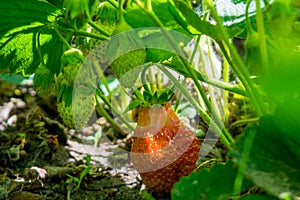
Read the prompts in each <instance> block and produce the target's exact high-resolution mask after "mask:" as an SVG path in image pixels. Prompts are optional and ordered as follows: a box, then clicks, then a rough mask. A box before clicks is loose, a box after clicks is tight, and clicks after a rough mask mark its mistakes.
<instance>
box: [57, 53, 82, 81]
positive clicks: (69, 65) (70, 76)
mask: <svg viewBox="0 0 300 200" xmlns="http://www.w3.org/2000/svg"><path fill="white" fill-rule="evenodd" d="M84 59H85V58H84V57H83V55H82V52H81V51H80V50H79V49H76V48H72V49H69V50H67V51H65V52H64V53H63V55H62V61H61V62H62V72H61V73H60V74H59V75H58V77H57V79H58V81H57V82H58V84H61V82H62V80H66V82H65V83H67V85H69V86H72V85H74V81H75V78H76V75H77V73H78V70H79V69H80V67H81V66H82V63H83V61H84Z"/></svg>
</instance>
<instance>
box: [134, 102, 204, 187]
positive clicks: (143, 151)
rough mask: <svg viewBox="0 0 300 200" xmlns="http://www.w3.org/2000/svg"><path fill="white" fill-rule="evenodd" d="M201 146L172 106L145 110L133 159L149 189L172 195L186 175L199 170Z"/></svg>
mask: <svg viewBox="0 0 300 200" xmlns="http://www.w3.org/2000/svg"><path fill="white" fill-rule="evenodd" d="M199 150H200V144H199V141H198V140H197V138H196V134H195V133H194V132H193V131H192V130H190V129H189V128H188V127H186V126H185V125H184V124H183V123H182V122H181V121H180V119H179V118H178V116H177V115H176V113H175V112H174V110H173V109H172V107H171V105H170V103H166V104H165V105H162V106H161V105H159V106H154V107H153V106H152V107H141V108H140V110H139V113H138V120H137V128H136V130H135V132H134V136H133V143H132V148H131V160H132V162H133V164H134V166H135V168H136V169H137V171H138V172H139V173H140V175H141V177H142V181H143V183H144V184H145V185H146V187H147V188H149V189H152V190H153V191H155V192H159V193H169V192H170V191H171V190H172V188H173V185H174V184H175V183H176V182H178V181H179V180H180V178H181V177H182V176H187V175H189V174H190V173H191V172H192V171H193V170H194V169H195V168H196V161H197V159H198V156H199Z"/></svg>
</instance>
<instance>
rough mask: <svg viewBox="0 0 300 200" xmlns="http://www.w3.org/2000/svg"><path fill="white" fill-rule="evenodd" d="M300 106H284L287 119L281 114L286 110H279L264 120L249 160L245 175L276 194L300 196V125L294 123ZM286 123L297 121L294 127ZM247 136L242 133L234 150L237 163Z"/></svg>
mask: <svg viewBox="0 0 300 200" xmlns="http://www.w3.org/2000/svg"><path fill="white" fill-rule="evenodd" d="M298 102H299V101H298ZM298 104H299V103H298ZM299 107H300V106H297V107H296V108H293V109H294V110H295V112H291V110H290V112H289V111H288V109H286V108H290V109H291V107H286V106H284V107H283V108H280V109H283V110H285V113H286V114H287V112H288V113H289V115H284V116H285V117H286V118H283V117H280V115H282V113H284V112H282V111H280V109H279V111H277V112H276V113H275V115H273V116H264V117H262V118H261V119H260V122H259V126H258V129H257V133H256V136H255V138H254V141H253V144H252V149H251V152H250V155H249V159H248V162H247V167H246V171H245V175H246V176H247V177H250V178H251V179H252V180H253V182H254V183H255V184H256V185H258V186H259V187H262V188H264V189H265V190H266V191H268V192H269V193H271V194H273V195H276V196H279V195H280V194H281V193H283V192H291V193H292V194H294V195H298V196H299V195H300V181H299V180H300V168H299V166H300V149H299V146H300V135H299V134H298V133H299V130H300V125H299V123H296V122H291V121H292V120H297V121H298V119H299V118H296V117H297V116H299V113H298V112H297V111H300V108H299ZM286 123H290V124H293V127H292V128H289V127H288V126H287V125H288V124H286ZM285 124H286V125H285ZM246 137H247V135H245V133H244V134H243V135H241V136H240V138H239V140H238V142H237V143H236V144H235V147H234V151H233V152H232V156H233V158H234V162H235V163H237V164H238V163H240V161H241V156H242V153H241V152H242V149H243V146H244V142H245V139H246Z"/></svg>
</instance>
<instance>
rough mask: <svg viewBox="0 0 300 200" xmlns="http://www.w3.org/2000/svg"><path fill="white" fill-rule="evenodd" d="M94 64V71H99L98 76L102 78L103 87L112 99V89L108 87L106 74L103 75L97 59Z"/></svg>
mask: <svg viewBox="0 0 300 200" xmlns="http://www.w3.org/2000/svg"><path fill="white" fill-rule="evenodd" d="M93 63H94V66H95V67H94V69H95V70H96V71H97V76H98V77H100V80H101V82H102V83H103V85H104V86H105V88H106V90H107V92H108V96H109V97H111V91H110V88H109V86H108V83H107V80H106V77H105V76H104V73H103V71H102V69H101V66H100V65H99V62H98V60H97V59H96V60H94V61H93Z"/></svg>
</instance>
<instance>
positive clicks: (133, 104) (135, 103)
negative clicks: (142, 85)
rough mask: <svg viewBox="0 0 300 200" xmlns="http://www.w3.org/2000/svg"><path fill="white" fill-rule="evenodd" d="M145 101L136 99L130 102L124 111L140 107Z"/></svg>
mask: <svg viewBox="0 0 300 200" xmlns="http://www.w3.org/2000/svg"><path fill="white" fill-rule="evenodd" d="M142 103H143V102H142V101H141V100H139V99H135V100H133V101H131V102H130V103H129V105H128V106H127V107H126V109H125V111H124V113H127V112H128V111H130V110H133V109H134V108H136V107H138V106H139V105H141V104H142Z"/></svg>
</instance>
